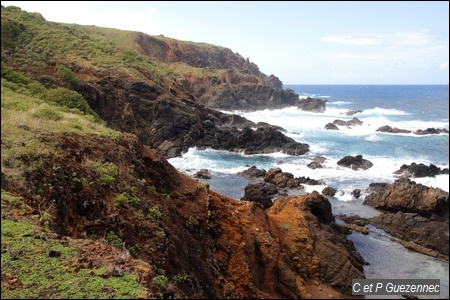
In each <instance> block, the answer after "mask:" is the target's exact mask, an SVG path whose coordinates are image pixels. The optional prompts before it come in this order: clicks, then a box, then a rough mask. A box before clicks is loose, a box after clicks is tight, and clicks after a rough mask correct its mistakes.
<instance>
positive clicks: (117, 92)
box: [80, 78, 309, 157]
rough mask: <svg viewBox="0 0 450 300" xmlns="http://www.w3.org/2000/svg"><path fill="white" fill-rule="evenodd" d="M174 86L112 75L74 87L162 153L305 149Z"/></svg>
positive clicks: (295, 151) (296, 152) (297, 152)
mask: <svg viewBox="0 0 450 300" xmlns="http://www.w3.org/2000/svg"><path fill="white" fill-rule="evenodd" d="M107 90H109V91H110V92H109V94H108V97H106V91H107ZM174 90H175V91H176V92H175V94H176V95H177V96H176V97H175V96H173V95H172V94H170V93H166V92H164V91H163V90H162V89H161V88H159V87H158V86H156V85H151V83H150V82H148V83H145V82H142V81H139V82H126V81H123V80H121V79H118V78H117V79H109V80H108V79H104V80H102V82H101V85H95V86H93V85H87V84H86V85H84V86H83V87H82V88H81V89H80V92H81V93H82V94H83V95H84V96H85V98H86V99H88V102H89V104H90V105H91V106H92V107H93V109H94V110H96V111H97V113H98V114H99V115H100V116H101V117H102V118H103V119H105V120H106V121H107V122H108V124H110V126H111V127H113V128H115V129H118V130H123V131H127V132H131V133H135V134H136V135H137V136H139V137H140V138H141V139H142V141H143V142H144V143H145V144H147V145H149V146H151V147H153V148H155V149H157V150H158V151H159V152H160V153H162V154H164V155H166V156H167V157H174V156H178V155H180V154H181V153H183V152H185V151H187V149H189V148H190V147H194V146H197V147H199V148H208V147H210V148H213V149H223V150H229V151H239V152H240V151H243V152H244V153H246V154H256V153H273V152H278V151H281V152H284V153H287V154H290V155H302V154H305V153H306V152H308V151H309V146H308V145H307V144H303V143H298V142H295V141H294V140H293V139H291V138H289V137H287V136H285V135H284V134H283V133H281V132H280V131H278V130H277V129H276V128H275V127H272V126H268V125H265V126H263V127H258V128H256V125H255V124H254V123H253V122H251V121H249V120H246V119H245V118H243V117H240V116H237V115H234V114H225V113H222V112H219V111H217V110H213V109H209V108H206V107H205V106H203V105H201V104H198V103H196V102H195V101H193V100H192V96H190V95H189V94H185V93H184V91H182V90H176V89H175V88H174ZM180 98H181V99H180ZM250 126H252V127H255V128H256V129H255V130H253V129H251V128H250Z"/></svg>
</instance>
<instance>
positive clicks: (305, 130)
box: [169, 85, 449, 298]
mask: <svg viewBox="0 0 450 300" xmlns="http://www.w3.org/2000/svg"><path fill="white" fill-rule="evenodd" d="M284 88H285V89H288V88H290V89H293V90H294V91H295V92H296V93H297V94H299V96H300V97H301V98H306V97H308V96H309V97H316V98H321V99H324V100H327V103H326V110H325V112H323V113H311V112H305V111H301V110H299V109H297V108H296V107H289V108H284V109H276V110H268V109H266V110H259V111H254V112H240V111H233V112H230V113H236V114H239V115H241V116H243V117H246V118H247V119H249V120H252V121H254V122H260V121H263V122H267V123H270V124H273V125H277V126H281V127H283V128H284V129H286V131H287V133H286V135H287V136H289V137H291V138H293V139H294V140H296V141H298V142H301V143H307V144H309V145H310V152H308V153H306V154H305V155H302V156H297V157H296V156H289V155H285V154H283V153H274V154H264V155H244V154H241V153H230V152H227V151H218V150H212V149H207V150H198V149H196V148H191V149H189V151H188V152H187V153H185V154H183V156H182V157H177V158H172V159H170V160H169V162H170V163H171V164H172V165H174V166H175V167H176V168H178V169H179V170H180V171H182V172H184V173H186V174H188V175H193V174H195V173H196V172H197V171H198V170H200V169H208V170H209V171H210V173H211V175H212V179H210V180H204V181H205V182H208V183H209V184H210V187H211V189H213V190H215V191H217V192H219V193H222V194H225V195H228V196H230V197H233V198H236V199H240V198H241V197H242V196H243V195H244V188H245V186H246V185H247V184H248V182H249V181H248V180H247V179H245V178H243V177H241V176H238V175H237V173H238V172H239V171H243V170H245V169H247V168H248V167H250V166H256V167H258V168H262V169H265V170H269V169H270V168H274V167H279V168H281V169H282V170H283V171H285V172H290V173H292V174H293V175H294V176H295V177H300V176H305V177H310V178H312V179H317V180H322V181H323V182H325V184H324V185H320V186H308V185H305V189H304V190H299V191H293V192H291V193H297V192H298V193H299V194H301V193H307V192H311V191H313V190H317V191H318V192H321V191H322V189H323V188H324V187H326V186H331V187H334V188H336V189H337V190H338V193H337V194H336V196H335V197H333V198H332V199H330V202H331V203H332V207H333V212H334V213H335V214H339V213H346V214H357V215H359V216H362V217H371V216H374V215H376V214H378V213H379V212H377V211H376V210H374V209H371V208H369V207H367V206H365V205H362V201H363V199H364V197H365V195H366V192H365V190H366V189H367V187H368V186H369V184H370V183H372V182H387V183H392V182H393V181H395V180H396V179H397V177H396V175H395V174H394V172H395V171H396V170H398V169H399V168H400V167H401V166H402V165H403V164H407V165H409V164H411V163H413V162H415V163H424V164H426V165H429V164H434V165H436V166H437V167H440V168H449V135H448V134H438V135H416V134H413V133H410V134H390V133H381V132H377V131H376V130H377V129H378V128H379V127H381V126H384V125H389V126H391V127H397V128H400V129H408V130H412V131H415V130H418V129H421V130H426V129H428V128H436V129H442V128H445V129H447V130H449V86H448V85H285V86H284ZM350 110H361V112H359V113H356V114H353V115H348V114H347V112H349V111H350ZM354 117H356V118H358V119H359V120H360V121H362V125H360V126H350V127H344V126H339V130H326V129H325V125H326V124H327V123H332V122H333V121H334V120H336V119H340V120H351V119H352V118H354ZM349 155H351V156H355V155H362V156H363V158H364V159H367V160H370V161H371V162H372V163H373V167H372V168H370V169H368V170H358V171H354V170H351V169H349V168H345V167H341V166H338V165H337V161H338V160H339V159H341V158H343V157H344V156H349ZM316 157H323V158H325V162H324V163H323V166H324V168H321V169H320V168H317V169H310V168H308V167H307V164H309V163H310V162H311V161H312V160H313V159H314V158H316ZM413 180H414V181H416V182H417V183H421V184H424V185H426V186H430V187H437V188H441V189H443V190H445V191H447V192H448V191H449V175H448V174H447V175H438V176H436V177H433V178H431V177H427V178H414V179H413ZM354 189H360V190H361V197H360V198H359V199H354V198H353V197H352V195H351V192H352V191H353V190H354ZM369 236H370V237H367V236H360V235H359V234H357V233H354V234H352V235H350V236H349V238H350V239H352V240H353V241H354V243H355V246H356V247H357V249H358V251H359V252H360V253H361V254H362V255H363V257H368V258H370V259H368V260H369V262H371V261H372V262H371V264H370V265H369V266H367V267H366V268H365V273H366V277H367V278H400V279H406V278H439V279H441V284H442V285H443V287H442V293H441V295H442V298H446V297H448V295H449V292H448V286H449V284H448V280H449V274H448V271H449V268H448V263H447V262H442V261H440V260H436V259H433V258H430V257H427V256H425V255H421V254H417V253H414V254H412V252H411V251H409V250H406V249H405V248H403V246H401V247H399V245H398V243H395V242H392V241H390V239H385V238H381V235H379V236H378V237H377V236H376V235H375V236H371V235H369ZM368 245H370V246H368ZM374 249H383V251H381V250H379V251H374ZM399 257H405V259H404V261H405V264H406V265H404V266H403V265H402V266H401V267H400V266H399V265H398V263H399ZM412 258H413V261H415V262H417V263H416V264H411V263H410V262H411V259H412ZM370 260H371V261H370ZM389 266H391V267H389ZM418 266H420V270H419V269H418ZM424 276H425V277H424ZM399 298H401V297H399ZM421 298H426V297H425V296H421Z"/></svg>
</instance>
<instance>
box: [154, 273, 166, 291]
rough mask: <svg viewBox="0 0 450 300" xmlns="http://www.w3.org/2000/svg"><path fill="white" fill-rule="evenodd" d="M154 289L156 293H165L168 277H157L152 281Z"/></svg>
mask: <svg viewBox="0 0 450 300" xmlns="http://www.w3.org/2000/svg"><path fill="white" fill-rule="evenodd" d="M152 286H153V289H154V290H156V291H158V292H159V291H163V290H165V289H166V288H167V277H166V276H165V275H157V276H155V277H153V279H152Z"/></svg>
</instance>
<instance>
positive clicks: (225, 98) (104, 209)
mask: <svg viewBox="0 0 450 300" xmlns="http://www.w3.org/2000/svg"><path fill="white" fill-rule="evenodd" d="M11 70H12V71H15V72H18V73H12V71H11ZM11 74H13V75H11ZM18 74H21V75H18ZM22 74H23V75H22ZM4 75H5V77H4ZM6 75H8V76H6ZM60 87H65V88H66V89H70V90H73V91H76V92H78V93H79V94H80V95H82V96H83V98H84V99H85V100H86V101H87V102H88V103H89V105H90V107H91V108H92V109H93V110H94V111H95V112H96V113H97V114H98V115H99V116H100V117H101V118H102V119H103V120H105V121H106V123H107V125H108V126H109V127H111V128H114V129H116V130H119V131H121V132H123V133H122V134H120V136H115V137H112V136H110V135H106V134H100V133H87V131H90V130H91V129H92V128H96V127H95V126H97V125H95V124H93V123H88V124H89V125H86V126H85V127H83V126H84V125H82V124H85V123H84V122H86V121H83V122H81V121H79V123H76V122H75V121H73V120H72V119H74V117H73V116H71V118H72V119H71V120H72V122H74V124H73V126H72V127H71V130H67V131H64V130H61V132H57V133H55V132H54V128H55V127H59V125H58V124H56V125H55V123H51V122H53V121H54V120H60V119H59V118H62V119H64V118H65V117H66V116H67V115H68V114H69V113H71V112H74V111H75V113H78V114H81V115H83V113H81V112H80V111H78V112H76V110H70V109H67V110H66V111H62V112H60V111H58V110H57V109H56V108H53V106H49V104H48V103H47V102H45V101H50V102H51V101H52V100H53V99H50V100H49V99H46V98H45V96H43V95H46V93H47V91H48V90H52V89H56V88H60ZM4 91H5V95H6V93H7V92H8V95H7V96H8V97H7V98H8V99H9V101H10V104H8V105H7V104H5V106H3V95H4V94H3V93H4ZM66 94H67V95H68V93H67V92H66ZM10 95H13V96H10ZM11 98H12V100H10V99H11ZM16 99H18V100H16ZM24 99H26V101H30V103H35V105H36V106H38V105H41V106H38V108H33V109H36V110H37V111H39V109H40V110H41V111H43V112H45V113H46V115H45V117H47V118H55V119H49V120H46V121H45V122H30V123H29V124H28V125H27V124H22V123H23V122H24V120H17V121H16V120H15V121H11V124H6V125H8V126H5V130H6V131H3V128H2V210H3V209H4V208H5V209H8V212H9V213H8V214H6V213H5V216H6V215H7V216H8V217H9V218H12V219H14V220H16V221H18V220H23V219H38V220H39V221H37V223H39V222H42V221H43V220H45V226H46V229H45V230H47V231H49V232H51V234H52V235H56V236H57V237H58V238H59V239H61V240H64V241H65V243H69V242H67V241H72V240H83V241H87V242H86V245H89V246H86V247H83V250H82V251H81V252H79V253H78V254H76V255H75V256H74V257H73V258H71V262H70V265H69V266H67V268H68V269H69V270H70V271H71V272H73V273H74V274H77V272H79V271H80V269H85V268H88V269H89V268H90V269H94V268H96V267H99V266H108V268H109V266H111V268H113V270H115V272H116V274H118V273H120V274H121V273H122V272H123V273H129V274H137V276H138V280H139V282H140V283H141V284H142V285H143V286H144V287H145V288H146V289H147V293H146V294H145V295H143V296H142V298H147V297H148V298H155V297H160V298H205V299H211V298H308V297H314V296H317V294H316V293H317V286H320V285H322V286H324V290H326V286H331V287H333V288H334V289H335V290H330V291H329V292H328V294H331V295H333V296H335V297H344V296H345V295H347V296H348V295H349V294H350V292H351V291H350V284H351V280H352V279H355V278H364V273H363V267H362V266H363V264H364V261H363V259H362V258H361V257H360V256H359V254H358V253H357V252H356V250H355V248H354V247H353V244H352V243H351V242H349V241H348V240H347V239H346V234H347V233H348V232H346V230H345V229H343V228H342V227H340V226H338V225H336V224H335V223H334V218H333V216H332V213H331V205H330V203H329V202H328V200H327V199H326V198H324V197H323V196H321V195H319V194H318V193H311V194H308V195H303V196H296V197H293V196H292V197H283V198H280V199H278V200H276V201H275V204H274V205H273V206H272V207H271V208H270V209H268V210H264V209H263V207H262V206H260V205H258V204H257V203H254V202H247V201H238V200H235V199H231V198H229V197H226V196H223V195H220V194H217V193H216V192H214V191H212V190H209V188H208V186H207V185H204V184H201V183H199V182H198V181H196V180H195V179H192V178H189V177H187V176H185V175H183V174H181V173H179V172H178V171H177V170H176V169H175V168H174V167H173V166H171V165H170V164H169V163H168V161H167V160H166V158H167V157H172V156H177V155H180V153H182V152H183V151H186V150H187V149H188V148H189V147H192V146H198V147H211V148H215V149H226V150H230V151H245V153H269V152H275V151H283V152H285V153H288V154H291V155H302V154H304V153H306V152H307V151H308V150H309V146H308V145H306V144H302V143H298V142H295V141H294V140H292V139H290V138H288V137H286V136H285V135H283V134H282V133H281V132H280V131H279V130H278V129H277V128H275V127H272V126H270V125H264V126H262V127H259V128H257V126H256V125H255V124H253V123H252V122H250V121H248V120H246V119H244V118H241V117H239V116H237V115H232V114H225V113H222V112H219V111H217V110H214V109H213V107H215V108H221V109H225V108H226V109H251V108H256V107H258V108H263V107H264V108H265V107H272V108H273V107H282V106H285V105H292V104H294V105H297V104H299V105H301V101H300V102H298V95H295V94H294V93H293V92H292V91H284V90H282V89H281V82H280V81H279V80H278V78H276V77H275V76H273V75H272V76H266V75H264V74H262V73H260V72H259V70H258V68H257V66H256V65H255V64H253V63H250V62H249V61H248V60H246V59H243V58H242V57H241V56H240V55H237V54H234V53H232V52H231V50H229V49H226V48H222V47H216V46H212V45H206V44H195V43H190V42H182V41H176V40H172V39H168V38H164V37H150V36H147V35H145V34H142V33H134V32H124V31H119V30H117V31H116V30H111V29H103V28H98V27H95V26H79V25H74V24H73V25H70V24H58V23H52V22H47V21H45V20H44V19H43V18H42V16H40V15H39V14H37V13H27V12H24V11H21V10H20V9H19V8H14V7H10V8H4V7H3V6H2V113H3V112H4V109H5V112H7V113H8V114H13V113H14V109H17V107H19V108H20V109H22V110H23V111H26V110H27V109H28V108H27V107H31V104H27V105H28V106H27V105H25V104H24V105H23V106H21V105H18V104H17V103H19V104H20V102H21V101H25V100H24ZM30 99H31V100H30ZM232 99H234V100H232ZM233 101H234V102H233ZM8 103H9V102H8ZM11 103H13V104H11ZM47 106H49V107H50V108H49V107H47ZM30 114H31V113H30ZM37 116H38V117H39V116H40V115H37ZM15 122H18V123H15ZM21 122H22V123H21ZM61 122H62V121H61ZM47 123H50V124H51V125H46V124H47ZM94 125H95V126H94ZM33 126H37V127H36V128H34V127H33ZM39 126H40V127H39ZM45 126H48V127H45ZM2 127H3V120H2ZM50 127H53V128H50ZM252 128H255V129H252ZM15 130H19V133H20V134H17V132H16V131H15ZM69 131H70V132H69ZM80 131H81V132H80ZM125 132H126V133H125ZM20 135H23V140H22V139H19V140H18V141H16V140H15V139H14V137H15V136H20ZM26 138H29V139H30V140H25V139H26ZM3 149H5V150H7V151H8V153H13V154H11V155H10V156H7V154H3ZM41 149H45V151H43V150H41ZM16 150H17V151H16ZM19 150H20V151H19ZM39 150H40V151H39ZM5 153H6V151H5ZM4 155H5V156H4ZM3 190H5V191H7V192H8V193H11V194H12V195H14V197H16V198H17V199H22V200H21V201H23V203H24V205H26V207H28V208H29V209H22V210H20V209H19V208H18V206H17V201H16V202H15V204H14V203H13V202H12V201H7V200H6V199H11V198H7V197H6V196H5V200H4V197H3V194H4V193H3ZM8 195H9V194H8ZM2 213H3V211H2ZM44 217H45V219H44ZM2 228H3V227H2ZM43 231H44V229H43ZM49 234H50V233H49ZM105 236H106V237H109V239H105ZM117 239H118V240H119V241H120V243H118V245H116V244H117V243H115V244H114V243H113V241H115V242H117ZM89 241H91V242H89ZM92 241H96V243H93V242H92ZM94 244H95V245H94ZM111 244H114V245H116V246H119V247H123V253H121V254H120V255H118V256H113V257H111V255H112V254H111V255H106V254H105V253H103V254H102V255H100V258H99V257H98V253H99V252H101V251H100V250H99V249H104V252H107V251H108V250H107V249H111ZM3 248H4V247H3V244H2V249H3ZM6 248H8V249H9V250H8V251H9V252H11V251H10V250H11V249H10V248H9V246H8V247H6V245H5V249H6ZM89 249H92V250H93V251H92V253H91V252H90V251H89ZM94 249H95V251H94ZM116 250H117V249H116ZM117 252H120V251H119V250H117V251H114V253H117ZM108 253H109V252H108ZM16 254H17V255H19V253H16ZM94 254H95V255H94ZM336 254H338V255H336ZM2 255H3V252H2ZM11 257H13V254H11ZM106 257H108V258H107V259H106ZM2 258H3V256H2ZM2 270H3V264H2ZM13 273H14V272H13ZM113 273H114V272H113ZM5 276H6V275H5ZM8 276H9V277H11V276H12V277H13V279H11V280H8V281H7V284H6V283H5V286H6V285H7V286H9V287H11V288H12V286H13V284H14V283H16V282H17V281H18V280H15V279H14V278H20V276H22V275H21V274H12V273H11V272H9V273H8ZM3 277H4V276H3V273H2V291H3V288H4V285H3ZM9 277H8V278H9ZM162 278H165V280H166V281H165V283H166V284H162V283H161V282H159V284H157V283H158V281H156V280H155V279H162ZM19 281H20V280H19ZM22 287H23V286H22ZM327 291H328V290H327ZM338 292H342V293H344V294H345V295H344V294H339V293H338ZM43 293H44V294H42V295H40V296H41V297H43V298H45V297H49V296H52V297H54V296H55V294H48V293H50V292H49V291H45V292H43ZM328 294H326V295H325V296H327V297H328ZM57 296H58V295H57ZM59 296H61V295H59ZM321 296H323V295H321Z"/></svg>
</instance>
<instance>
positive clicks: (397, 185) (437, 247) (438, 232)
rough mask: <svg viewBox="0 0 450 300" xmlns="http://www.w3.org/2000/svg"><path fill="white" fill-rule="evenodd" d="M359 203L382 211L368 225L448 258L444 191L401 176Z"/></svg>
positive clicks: (446, 199)
mask: <svg viewBox="0 0 450 300" xmlns="http://www.w3.org/2000/svg"><path fill="white" fill-rule="evenodd" d="M363 204H366V205H369V206H372V207H375V208H377V209H380V210H383V211H384V213H382V214H380V215H379V216H376V217H373V218H372V219H371V224H372V225H374V226H377V227H379V228H382V229H383V230H385V231H386V232H389V233H390V234H392V235H393V236H394V237H397V238H399V239H401V240H402V241H403V243H404V244H405V246H407V247H408V248H411V249H414V250H416V251H420V252H422V253H425V254H428V255H432V256H439V257H443V258H446V259H448V251H449V248H448V243H449V230H448V228H449V197H448V192H445V191H443V190H441V189H439V188H432V187H427V186H424V185H422V184H416V183H415V182H414V181H411V180H410V179H408V178H401V179H398V180H396V181H395V182H394V183H393V184H390V185H386V186H385V187H384V188H383V189H381V190H380V191H377V192H374V193H371V194H368V195H367V196H366V197H365V199H364V201H363ZM417 245H418V246H417Z"/></svg>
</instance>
